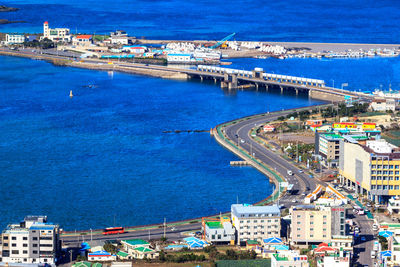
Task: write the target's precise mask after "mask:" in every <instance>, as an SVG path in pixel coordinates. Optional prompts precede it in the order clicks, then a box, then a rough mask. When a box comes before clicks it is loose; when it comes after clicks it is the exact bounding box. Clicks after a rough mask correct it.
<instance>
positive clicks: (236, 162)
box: [230, 160, 250, 166]
mask: <svg viewBox="0 0 400 267" xmlns="http://www.w3.org/2000/svg"><path fill="white" fill-rule="evenodd" d="M230 164H231V166H249V165H250V163H249V162H248V161H247V160H234V161H231V162H230Z"/></svg>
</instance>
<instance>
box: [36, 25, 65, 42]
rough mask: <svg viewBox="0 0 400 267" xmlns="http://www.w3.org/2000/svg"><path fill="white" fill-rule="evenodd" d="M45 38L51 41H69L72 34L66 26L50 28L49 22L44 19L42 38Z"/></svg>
mask: <svg viewBox="0 0 400 267" xmlns="http://www.w3.org/2000/svg"><path fill="white" fill-rule="evenodd" d="M44 38H47V39H49V40H51V41H53V42H67V43H69V42H71V39H72V35H71V34H70V30H69V29H68V28H55V29H50V28H49V23H48V22H47V21H45V22H44V23H43V37H42V39H44Z"/></svg>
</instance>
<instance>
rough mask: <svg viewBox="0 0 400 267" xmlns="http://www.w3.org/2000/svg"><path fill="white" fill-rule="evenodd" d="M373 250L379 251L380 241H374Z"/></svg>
mask: <svg viewBox="0 0 400 267" xmlns="http://www.w3.org/2000/svg"><path fill="white" fill-rule="evenodd" d="M372 250H373V251H378V250H379V242H378V241H374V247H373V248H372Z"/></svg>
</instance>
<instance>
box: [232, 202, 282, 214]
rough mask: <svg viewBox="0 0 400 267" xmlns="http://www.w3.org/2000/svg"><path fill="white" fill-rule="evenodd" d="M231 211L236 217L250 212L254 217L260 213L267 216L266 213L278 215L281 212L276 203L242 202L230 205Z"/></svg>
mask: <svg viewBox="0 0 400 267" xmlns="http://www.w3.org/2000/svg"><path fill="white" fill-rule="evenodd" d="M231 211H232V213H233V214H234V215H236V216H237V217H243V216H250V214H251V215H252V216H256V217H257V216H259V215H260V214H263V215H265V216H268V214H272V216H280V214H281V211H280V210H279V208H278V206H277V205H273V206H252V205H243V204H233V205H232V206H231ZM256 214H257V215H256ZM242 215H243V216H242Z"/></svg>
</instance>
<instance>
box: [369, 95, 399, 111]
mask: <svg viewBox="0 0 400 267" xmlns="http://www.w3.org/2000/svg"><path fill="white" fill-rule="evenodd" d="M369 108H370V109H371V110H373V111H383V112H386V111H388V110H391V111H395V110H396V101H395V100H394V99H390V98H376V99H374V100H373V101H372V102H371V103H370V105H369Z"/></svg>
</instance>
